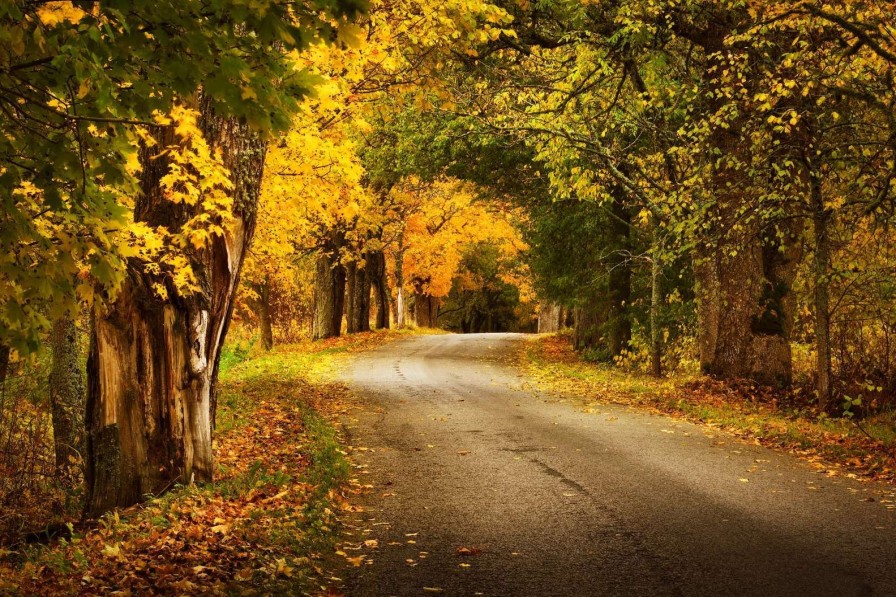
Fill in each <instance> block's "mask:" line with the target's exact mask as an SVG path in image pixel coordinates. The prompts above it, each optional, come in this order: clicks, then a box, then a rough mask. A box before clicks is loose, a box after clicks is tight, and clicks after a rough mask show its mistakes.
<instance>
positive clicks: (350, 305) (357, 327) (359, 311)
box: [345, 262, 370, 334]
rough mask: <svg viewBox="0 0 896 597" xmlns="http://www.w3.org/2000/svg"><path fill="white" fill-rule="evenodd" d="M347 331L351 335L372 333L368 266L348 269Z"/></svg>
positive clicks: (353, 265)
mask: <svg viewBox="0 0 896 597" xmlns="http://www.w3.org/2000/svg"><path fill="white" fill-rule="evenodd" d="M346 286H347V292H346V306H347V308H346V310H345V313H346V330H347V331H348V333H349V334H357V333H358V332H369V331H370V280H369V279H368V277H367V267H366V264H358V263H354V262H353V263H351V264H349V265H348V266H347V267H346Z"/></svg>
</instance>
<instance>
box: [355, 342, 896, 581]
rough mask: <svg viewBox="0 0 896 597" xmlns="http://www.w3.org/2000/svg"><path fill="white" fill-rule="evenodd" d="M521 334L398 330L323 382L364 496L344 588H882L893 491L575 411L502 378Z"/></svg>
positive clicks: (605, 411) (651, 420)
mask: <svg viewBox="0 0 896 597" xmlns="http://www.w3.org/2000/svg"><path fill="white" fill-rule="evenodd" d="M526 341H527V339H526V337H525V336H520V335H513V334H493V335H443V336H414V337H408V338H406V339H402V340H399V341H397V342H395V343H392V344H390V345H386V346H384V347H382V348H379V349H376V350H374V351H371V352H369V353H366V354H363V355H361V356H359V357H358V358H357V359H356V360H355V361H353V363H352V365H351V367H350V368H348V369H347V370H346V371H344V372H343V373H342V378H343V381H345V382H346V383H347V384H349V385H350V387H351V388H352V389H353V390H354V392H355V393H356V394H357V395H358V397H359V401H360V403H361V407H360V408H359V409H358V410H357V412H354V413H353V416H352V417H353V420H351V421H349V422H348V428H349V432H350V439H351V443H352V444H353V445H354V446H356V447H359V448H362V449H358V450H356V451H355V455H354V456H353V458H354V460H355V462H356V463H357V464H358V465H359V466H360V467H361V468H360V469H359V472H360V478H361V480H362V482H363V483H370V484H372V485H373V486H374V489H373V490H372V491H371V492H369V493H368V494H367V495H366V496H365V497H364V498H362V505H363V506H364V510H365V511H364V512H363V513H362V514H359V515H358V520H357V524H358V529H357V531H356V534H355V537H354V542H355V544H358V543H360V542H361V541H362V540H368V541H369V543H368V546H367V547H362V548H361V549H360V550H358V551H352V552H351V553H348V555H349V557H355V556H359V555H362V554H366V556H367V557H368V559H369V560H371V562H370V563H368V562H365V563H363V564H362V565H361V566H360V567H357V568H355V567H351V566H349V567H348V568H347V569H346V570H345V571H344V573H343V574H342V576H343V577H344V579H345V587H344V591H345V593H346V594H347V595H377V596H380V595H381V596H387V595H426V594H443V595H488V596H497V595H501V596H536V595H576V596H584V595H713V596H715V595H809V596H814V595H832V596H846V595H896V510H893V509H888V508H887V506H888V505H890V506H892V505H893V504H892V500H894V495H893V490H892V488H889V487H886V486H883V485H877V484H873V483H860V482H858V481H854V480H851V479H848V478H844V477H842V476H840V477H830V476H827V475H825V474H819V471H818V469H817V468H816V467H813V466H811V465H810V464H809V463H806V462H804V461H801V460H799V459H797V458H796V457H793V456H791V455H789V454H784V453H779V452H775V451H772V450H768V449H765V448H762V447H758V446H755V445H751V444H747V443H745V442H742V441H739V440H737V439H735V438H733V437H732V436H729V435H726V434H724V433H722V432H719V431H718V430H715V429H710V428H708V427H701V426H697V425H692V424H689V423H685V422H680V421H676V420H675V419H671V418H668V417H664V416H659V415H654V414H649V413H644V412H640V411H637V410H634V409H630V408H626V407H621V406H608V405H599V406H597V407H596V409H595V411H594V412H590V413H589V412H586V411H585V409H583V408H582V405H581V403H577V401H575V400H561V399H560V398H558V397H555V396H551V395H549V394H546V393H542V392H540V391H538V390H536V389H534V387H533V385H532V384H531V382H529V381H528V380H526V378H525V377H524V374H523V373H522V371H521V370H519V369H518V368H516V367H514V364H513V356H514V355H515V354H516V353H517V351H518V350H519V349H520V348H521V343H523V342H526ZM872 500H873V501H872ZM374 541H375V542H376V543H375V544H374ZM349 547H351V546H349ZM459 548H466V549H468V550H470V551H471V552H472V553H471V554H468V555H459V554H458V549H459Z"/></svg>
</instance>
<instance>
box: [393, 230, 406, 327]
mask: <svg viewBox="0 0 896 597" xmlns="http://www.w3.org/2000/svg"><path fill="white" fill-rule="evenodd" d="M397 244H398V249H397V250H396V251H395V327H397V328H398V329H402V328H404V327H405V325H407V310H408V307H407V299H406V298H405V295H404V251H405V247H404V231H402V232H399V233H398V243H397Z"/></svg>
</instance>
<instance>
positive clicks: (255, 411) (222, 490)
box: [0, 361, 378, 595]
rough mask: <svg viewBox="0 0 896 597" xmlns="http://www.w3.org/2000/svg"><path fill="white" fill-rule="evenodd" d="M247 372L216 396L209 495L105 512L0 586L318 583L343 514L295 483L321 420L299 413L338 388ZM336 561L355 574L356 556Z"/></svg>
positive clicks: (197, 590) (186, 590) (182, 588)
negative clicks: (323, 554)
mask: <svg viewBox="0 0 896 597" xmlns="http://www.w3.org/2000/svg"><path fill="white" fill-rule="evenodd" d="M248 364H250V365H255V364H257V363H253V362H251V361H250V362H249V363H248ZM253 374H254V375H253V376H246V377H245V378H239V379H235V380H233V381H229V382H227V383H225V384H224V386H223V387H222V388H221V392H220V395H221V399H220V400H221V401H220V403H219V414H220V416H221V419H222V420H223V421H227V422H228V425H227V426H226V428H225V429H224V430H223V431H222V432H221V433H219V435H218V436H217V437H216V438H215V446H214V447H215V454H216V459H217V465H218V470H217V474H216V481H215V483H214V484H213V485H209V486H206V487H195V486H194V487H186V488H182V489H178V490H176V491H174V492H172V493H170V494H168V495H165V496H163V497H161V498H158V499H154V500H151V501H148V502H146V503H144V504H141V505H138V506H135V507H132V508H129V509H127V510H123V511H121V512H114V513H112V514H110V515H108V516H106V517H103V518H102V519H101V520H100V521H98V524H97V525H96V527H95V528H93V529H90V530H87V531H86V532H84V533H83V534H78V533H75V534H73V536H72V539H71V541H70V542H67V543H60V544H57V545H54V546H50V547H48V548H46V549H45V550H44V551H43V552H41V554H39V555H38V558H37V560H36V563H35V564H34V565H32V564H30V563H29V564H28V565H25V566H19V567H11V566H10V565H7V564H6V563H5V562H3V561H0V577H2V578H3V581H4V582H10V581H11V582H13V583H14V584H13V585H12V586H14V587H15V588H16V593H17V594H40V595H73V594H113V595H144V594H227V593H234V594H239V593H241V592H242V591H243V590H245V588H247V587H254V588H253V591H255V593H256V594H257V592H258V591H257V589H258V588H259V587H272V588H271V592H272V593H282V592H287V593H288V592H292V590H277V589H276V587H285V586H287V585H288V586H290V587H293V586H300V585H294V584H292V583H295V582H299V581H302V579H311V578H312V577H315V576H318V575H320V571H319V565H318V563H317V561H316V560H317V559H318V557H319V555H318V550H319V549H320V548H321V547H324V546H325V545H326V543H325V542H323V541H324V539H323V537H325V536H326V535H327V534H328V533H331V532H332V530H333V529H335V528H336V526H337V524H338V520H337V518H336V512H341V511H345V510H346V509H350V505H348V504H347V502H346V501H345V499H344V498H343V497H342V496H341V495H340V494H339V492H338V491H335V490H333V489H326V488H324V489H323V490H322V489H321V485H312V484H310V483H308V482H306V481H305V480H304V479H303V475H305V473H306V471H307V470H308V468H309V466H311V465H312V461H313V458H312V456H313V455H314V454H315V452H314V451H313V450H316V449H318V447H317V445H316V444H315V442H316V441H317V440H316V439H315V437H316V436H315V435H314V434H315V433H321V432H320V431H318V430H316V429H315V430H309V429H308V428H306V427H305V425H306V424H309V425H310V423H308V422H309V421H312V420H313V421H318V420H319V421H323V419H321V418H320V417H319V416H317V415H314V416H315V417H317V418H316V419H312V418H308V417H306V416H305V413H306V412H313V411H311V410H309V405H311V406H312V407H314V408H317V409H318V410H321V409H324V408H331V409H333V410H337V409H339V408H340V407H341V406H340V404H339V397H340V395H341V392H342V391H343V390H341V389H340V388H338V387H336V386H321V385H312V384H310V383H308V382H307V381H306V380H305V379H304V378H302V377H297V376H296V375H291V374H284V373H281V371H280V368H279V367H278V366H277V363H276V362H275V361H272V362H271V363H268V364H266V365H264V366H263V367H261V366H259V367H258V371H254V370H253ZM320 424H321V425H325V423H320ZM309 478H311V477H309ZM313 478H314V479H315V483H322V481H321V479H323V478H324V477H320V476H318V475H315V476H314V477H313ZM312 524H313V525H314V527H313V528H311V526H310V525H312ZM76 530H77V529H76ZM377 545H378V544H377V542H376V540H368V541H366V542H365V546H366V547H367V548H371V549H375V548H376V547H377ZM347 560H348V561H349V562H350V563H352V564H354V565H357V566H360V565H362V564H363V562H364V561H365V557H364V556H360V557H358V558H347ZM9 561H12V560H11V559H10V560H9ZM302 582H304V581H302ZM5 586H6V585H3V583H0V587H5ZM237 587H243V588H242V589H240V588H237ZM3 590H4V589H3V588H0V593H2V592H3Z"/></svg>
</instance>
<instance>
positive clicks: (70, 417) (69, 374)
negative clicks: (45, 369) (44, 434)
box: [49, 316, 84, 471]
mask: <svg viewBox="0 0 896 597" xmlns="http://www.w3.org/2000/svg"><path fill="white" fill-rule="evenodd" d="M50 339H51V345H52V348H53V366H52V369H51V370H50V378H49V389H50V410H51V412H52V416H53V446H54V448H55V451H56V468H57V470H60V471H63V470H66V469H69V468H70V467H72V465H73V464H75V463H77V462H79V461H81V459H82V458H83V457H84V379H83V377H82V376H81V364H80V363H79V361H78V328H77V326H76V325H75V320H74V318H72V317H68V316H64V317H60V318H59V319H57V320H56V322H55V323H54V324H53V330H52V332H51V334H50Z"/></svg>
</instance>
